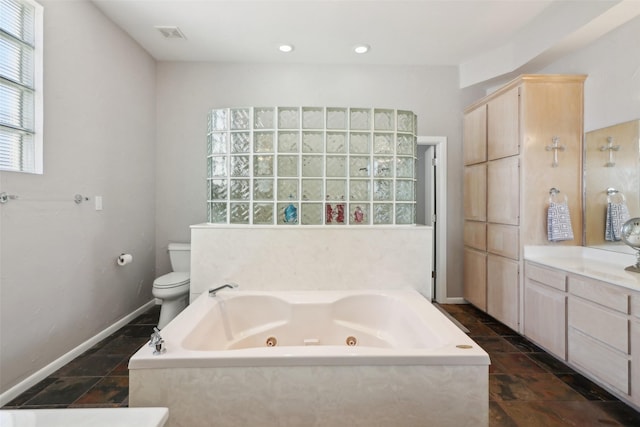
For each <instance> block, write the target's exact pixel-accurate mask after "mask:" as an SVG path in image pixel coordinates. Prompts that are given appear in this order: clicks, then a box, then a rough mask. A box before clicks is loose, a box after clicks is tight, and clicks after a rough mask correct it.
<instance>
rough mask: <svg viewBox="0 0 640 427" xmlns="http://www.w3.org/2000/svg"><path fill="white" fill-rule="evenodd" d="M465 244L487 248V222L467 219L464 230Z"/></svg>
mask: <svg viewBox="0 0 640 427" xmlns="http://www.w3.org/2000/svg"><path fill="white" fill-rule="evenodd" d="M463 240H464V244H465V246H469V247H472V248H474V249H479V250H481V251H486V250H487V223H486V222H478V221H465V222H464V230H463Z"/></svg>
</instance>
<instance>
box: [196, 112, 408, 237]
mask: <svg viewBox="0 0 640 427" xmlns="http://www.w3.org/2000/svg"><path fill="white" fill-rule="evenodd" d="M415 162H416V115H415V114H413V113H412V112H411V111H402V110H393V109H378V108H334V107H326V108H325V107H260V108H258V107H248V108H221V109H215V110H212V111H211V113H210V114H209V119H208V135H207V168H208V171H207V177H208V203H207V206H208V209H207V211H208V212H207V213H208V215H207V216H208V221H209V222H211V223H219V224H260V225H269V224H278V225H329V226H339V225H356V226H357V225H377V224H415V210H416V208H415V206H416V204H415V200H416V197H415V191H416V190H415V188H416V171H415Z"/></svg>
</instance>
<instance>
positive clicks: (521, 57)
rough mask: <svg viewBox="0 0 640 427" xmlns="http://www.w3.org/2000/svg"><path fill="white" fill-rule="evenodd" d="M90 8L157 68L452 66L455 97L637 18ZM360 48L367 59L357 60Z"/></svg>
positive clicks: (287, 4) (361, 0) (142, 3)
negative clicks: (172, 35)
mask: <svg viewBox="0 0 640 427" xmlns="http://www.w3.org/2000/svg"><path fill="white" fill-rule="evenodd" d="M91 1H92V2H93V3H94V4H95V5H96V6H97V7H98V8H100V9H101V10H102V11H103V13H104V14H105V15H107V16H108V17H109V18H110V19H111V20H112V21H113V22H115V23H116V24H117V25H118V26H119V27H121V28H122V29H123V30H124V31H126V32H127V33H128V34H129V35H130V36H131V37H133V38H134V39H135V40H137V41H138V43H140V45H142V46H143V47H144V48H145V49H146V50H147V51H148V52H149V53H150V54H151V55H152V56H153V57H154V58H155V59H157V60H159V61H209V62H236V63H238V62H252V63H310V64H377V65H405V66H407V65H409V66H411V65H416V66H422V65H452V66H459V67H460V75H461V87H464V86H466V85H471V84H474V83H477V82H480V81H484V80H488V79H491V78H493V77H496V76H498V75H500V74H504V73H509V72H512V71H515V70H516V69H518V68H521V67H523V66H526V65H527V64H528V63H531V62H536V63H537V64H539V65H540V64H542V65H544V61H545V58H547V59H548V60H551V59H553V58H554V56H557V55H558V54H566V53H567V52H568V51H570V50H572V49H577V48H579V47H582V46H583V45H584V44H586V43H588V42H590V41H592V40H593V39H595V38H597V37H599V36H600V35H602V34H604V33H606V32H608V31H610V30H612V29H614V28H615V27H617V26H619V25H621V24H622V23H624V22H626V21H628V20H629V19H631V18H633V17H634V16H638V15H640V0H408V1H404V0H91ZM155 26H178V27H179V28H180V30H181V31H182V32H183V33H184V34H185V36H186V40H181V39H166V38H164V37H163V36H162V35H161V34H160V32H159V31H158V30H157V29H155V28H154V27H155ZM281 43H290V44H293V45H294V46H295V49H294V51H293V52H291V53H289V54H284V53H281V52H279V51H278V49H277V47H278V45H279V44H281ZM359 43H365V44H368V45H370V46H371V50H370V52H369V53H367V54H364V55H357V54H355V53H354V52H353V46H354V45H356V44H359ZM488 62H490V63H491V65H490V66H489V65H488Z"/></svg>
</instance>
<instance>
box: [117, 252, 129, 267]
mask: <svg viewBox="0 0 640 427" xmlns="http://www.w3.org/2000/svg"><path fill="white" fill-rule="evenodd" d="M116 262H117V263H118V265H119V266H123V265H127V264H131V263H132V262H133V255H131V254H125V253H121V254H120V255H119V256H118V259H117V260H116Z"/></svg>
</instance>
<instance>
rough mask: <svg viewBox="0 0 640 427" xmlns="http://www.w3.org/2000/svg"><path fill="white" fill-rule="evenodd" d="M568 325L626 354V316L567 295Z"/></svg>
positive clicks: (627, 349) (627, 345) (627, 335)
mask: <svg viewBox="0 0 640 427" xmlns="http://www.w3.org/2000/svg"><path fill="white" fill-rule="evenodd" d="M568 321H569V327H570V328H574V329H577V330H579V331H581V332H583V333H584V334H586V335H589V336H591V337H593V338H595V339H597V340H598V341H602V342H603V343H605V344H607V345H610V346H611V347H613V348H615V349H617V350H619V351H621V352H623V353H625V354H627V353H628V352H629V323H628V322H629V321H628V319H627V316H625V315H623V314H619V313H616V312H614V311H611V310H607V309H606V308H603V307H600V306H598V305H596V304H593V303H590V302H587V301H584V300H581V299H579V298H575V297H573V296H570V297H569V311H568Z"/></svg>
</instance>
